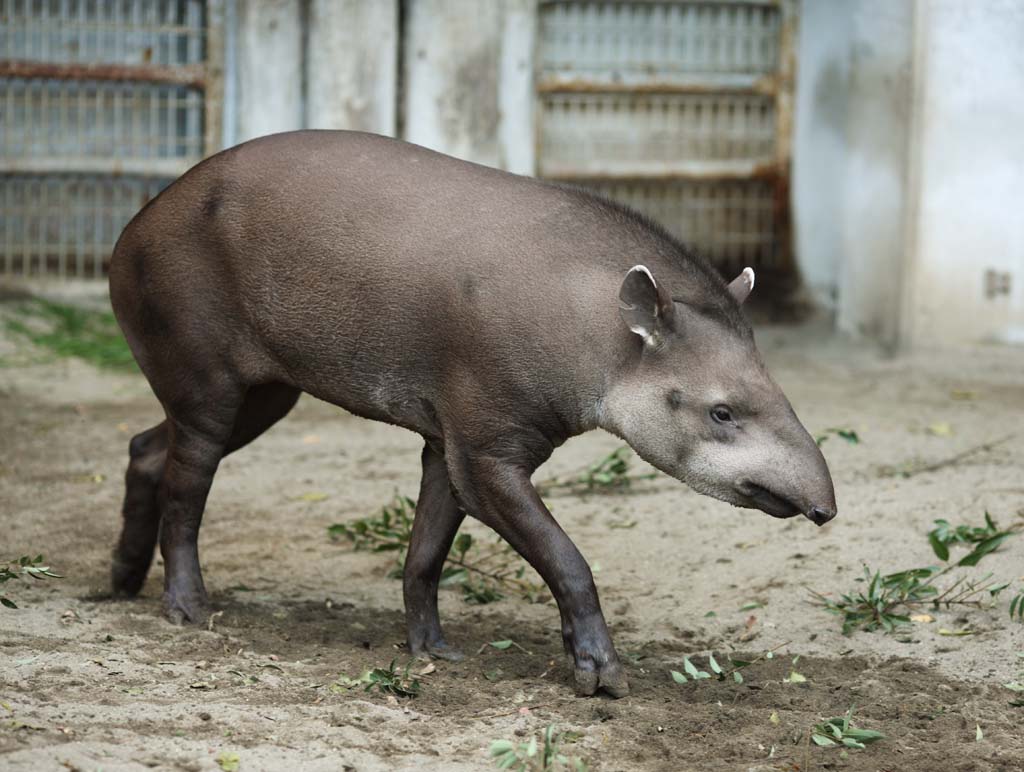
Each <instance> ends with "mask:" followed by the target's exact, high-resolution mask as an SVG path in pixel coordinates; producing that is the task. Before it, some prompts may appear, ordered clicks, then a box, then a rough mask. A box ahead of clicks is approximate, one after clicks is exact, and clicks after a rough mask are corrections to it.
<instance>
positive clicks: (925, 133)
mask: <svg viewBox="0 0 1024 772" xmlns="http://www.w3.org/2000/svg"><path fill="white" fill-rule="evenodd" d="M1021 41H1024V4H1021V3H1019V2H1015V1H1014V0H986V1H985V2H965V1H964V0H857V2H847V1H845V0H804V2H803V4H802V8H801V33H800V42H799V51H798V62H799V64H798V68H799V71H798V80H797V98H796V105H797V106H796V128H795V142H794V178H793V206H794V213H795V219H796V246H797V262H798V266H799V268H800V271H801V274H802V276H803V278H804V281H805V283H806V285H807V287H808V289H809V290H810V291H811V294H812V296H813V297H814V299H815V300H817V301H818V302H819V303H820V304H821V305H823V306H824V307H826V308H831V309H834V310H835V311H836V321H837V324H838V326H839V328H840V329H842V330H845V331H847V332H850V333H853V334H856V335H863V336H866V337H870V338H873V339H875V340H877V341H879V342H881V343H883V344H884V345H886V346H888V347H889V348H891V349H894V350H895V349H897V348H900V347H907V346H935V345H948V344H957V343H966V342H972V341H983V340H1017V341H1019V342H1024V218H1021V216H1020V212H1021V205H1020V204H1019V201H1020V190H1021V188H1022V187H1024V130H1022V129H1021V127H1022V126H1024V45H1022V42H1021ZM993 286H998V287H1001V288H1005V289H1006V290H1007V291H1006V292H996V293H995V294H993V293H992V292H991V290H992V287H993Z"/></svg>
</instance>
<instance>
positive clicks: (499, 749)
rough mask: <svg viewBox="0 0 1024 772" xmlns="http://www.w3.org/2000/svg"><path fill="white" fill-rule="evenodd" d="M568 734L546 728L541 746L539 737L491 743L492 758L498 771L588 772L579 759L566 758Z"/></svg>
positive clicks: (552, 728)
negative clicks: (521, 741)
mask: <svg viewBox="0 0 1024 772" xmlns="http://www.w3.org/2000/svg"><path fill="white" fill-rule="evenodd" d="M570 734H572V733H569V732H558V731H556V730H555V726H554V724H549V725H548V726H547V727H545V729H544V731H543V733H542V734H541V741H540V742H539V743H538V742H537V738H536V737H531V738H530V740H529V742H525V743H515V742H512V741H511V740H494V741H493V742H492V743H491V758H493V759H494V764H495V765H496V766H497V767H498V769H509V770H513V772H561V771H562V770H572V772H586V770H587V765H586V762H584V761H583V759H581V758H578V757H576V756H566V755H565V754H564V753H563V752H562V749H561V744H562V742H563V741H564V740H565V739H566V738H567V737H569V736H570Z"/></svg>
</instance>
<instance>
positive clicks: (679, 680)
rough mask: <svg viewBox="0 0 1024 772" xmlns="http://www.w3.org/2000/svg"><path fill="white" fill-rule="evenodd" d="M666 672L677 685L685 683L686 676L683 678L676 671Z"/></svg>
mask: <svg viewBox="0 0 1024 772" xmlns="http://www.w3.org/2000/svg"><path fill="white" fill-rule="evenodd" d="M668 672H669V674H670V675H671V676H672V680H673V681H675V682H676V683H677V684H685V683H686V676H684V675H683V674H682V673H680V672H679V671H678V670H669V671H668Z"/></svg>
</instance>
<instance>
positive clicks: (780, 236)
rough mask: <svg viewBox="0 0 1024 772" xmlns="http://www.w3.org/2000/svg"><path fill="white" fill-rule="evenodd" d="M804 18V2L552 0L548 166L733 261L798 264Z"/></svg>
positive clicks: (543, 34)
mask: <svg viewBox="0 0 1024 772" xmlns="http://www.w3.org/2000/svg"><path fill="white" fill-rule="evenodd" d="M792 17H793V8H792V3H791V2H790V0H777V1H774V2H773V1H771V0H764V2H758V1H757V0H714V1H712V0H704V1H701V0H690V1H689V2H687V1H685V0H683V1H680V2H667V1H662V2H658V1H651V2H644V1H643V0H636V1H634V2H628V1H627V0H619V1H618V2H613V1H611V0H557V1H555V2H542V4H541V6H540V34H539V44H538V80H537V90H538V113H539V116H538V121H537V127H538V128H537V132H538V135H537V148H538V153H537V156H538V170H539V172H540V174H541V175H542V176H545V177H549V178H553V179H559V180H564V181H567V182H573V183H576V184H579V185H582V186H584V187H588V188H590V189H591V190H593V191H595V192H597V193H599V194H602V195H604V196H607V197H609V198H613V199H615V200H617V201H620V202H622V203H624V204H627V205H629V206H632V207H633V208H635V209H638V210H639V211H640V212H642V213H644V214H646V215H647V216H649V217H651V218H652V219H654V220H656V221H658V222H660V223H661V224H662V225H664V226H665V227H666V229H667V230H669V231H670V232H671V233H673V234H675V235H676V236H677V237H679V238H680V239H681V240H682V241H684V242H686V243H688V244H690V245H692V246H693V247H695V248H696V249H697V250H698V251H700V252H701V253H703V254H704V255H706V256H707V257H709V258H710V259H711V260H712V261H714V262H715V263H716V264H717V265H719V266H720V267H721V269H722V270H723V271H726V272H732V271H734V270H736V269H738V268H742V267H743V266H745V265H753V266H755V267H758V268H773V269H782V270H783V271H784V270H785V269H786V267H787V266H788V265H789V262H790V256H789V249H788V233H787V231H788V219H787V218H788V204H787V198H788V194H787V187H788V183H787V178H788V150H787V148H788V138H787V137H783V136H780V131H787V132H788V131H789V124H790V121H789V119H788V109H789V107H788V105H789V101H788V99H787V100H783V99H781V97H782V96H787V97H788V94H789V92H788V90H787V89H789V88H791V85H790V80H789V71H788V69H787V68H788V66H789V65H788V62H791V60H792V53H791V51H789V50H788V49H787V46H789V45H791V41H792V34H791V29H790V31H789V32H787V27H786V25H787V19H791V18H792ZM783 111H785V112H783Z"/></svg>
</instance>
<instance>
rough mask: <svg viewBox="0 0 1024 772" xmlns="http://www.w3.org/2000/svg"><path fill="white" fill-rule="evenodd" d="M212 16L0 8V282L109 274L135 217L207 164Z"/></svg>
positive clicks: (14, 3) (185, 8)
mask: <svg viewBox="0 0 1024 772" xmlns="http://www.w3.org/2000/svg"><path fill="white" fill-rule="evenodd" d="M209 13H210V11H209V9H208V7H207V5H206V3H205V2H202V1H201V0H0V116H2V119H0V120H2V123H0V202H2V204H3V213H2V217H0V250H2V252H0V273H3V274H8V275H11V274H14V275H41V274H51V273H53V274H58V275H62V276H81V277H99V276H102V275H103V274H104V273H105V271H106V266H107V263H108V260H109V257H110V253H111V251H112V249H113V246H114V243H115V242H116V240H117V237H118V236H119V235H120V233H121V230H122V229H123V228H124V226H125V225H126V224H127V222H128V221H129V220H130V219H131V218H132V216H134V215H135V213H136V212H137V211H138V210H139V209H140V208H141V207H143V206H144V205H145V204H146V202H147V201H149V200H150V198H152V197H153V196H154V195H156V194H157V193H158V192H159V191H160V190H162V189H163V188H164V187H166V186H167V185H168V184H169V183H170V182H171V181H172V180H173V179H174V178H176V177H178V176H179V175H181V174H182V173H184V172H185V171H186V170H187V169H188V168H189V167H190V166H192V165H193V164H195V163H196V162H197V161H199V160H200V159H202V157H203V155H204V154H205V151H206V150H207V148H206V143H207V142H209V141H210V138H209V137H207V136H206V135H205V132H206V131H207V129H209V126H208V125H207V124H208V119H209V116H210V115H211V112H210V110H211V105H210V103H208V101H207V93H208V89H209V82H208V80H207V79H208V77H209V72H210V68H209V66H208V65H209V61H208V58H209V56H210V40H209V31H210V28H209V24H208V15H209ZM218 29H219V28H218ZM210 136H211V137H212V134H210Z"/></svg>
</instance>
